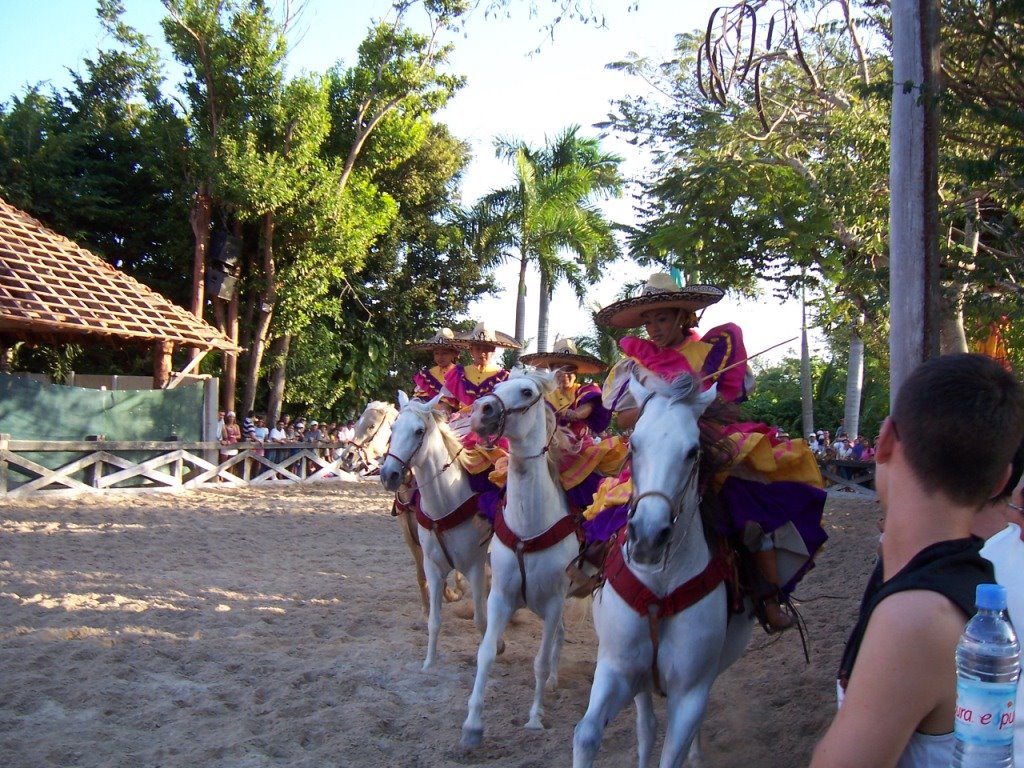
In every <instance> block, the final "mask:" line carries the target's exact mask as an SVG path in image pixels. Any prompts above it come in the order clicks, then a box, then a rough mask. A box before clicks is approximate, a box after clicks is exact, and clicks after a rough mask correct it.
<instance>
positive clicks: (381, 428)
mask: <svg viewBox="0 0 1024 768" xmlns="http://www.w3.org/2000/svg"><path fill="white" fill-rule="evenodd" d="M397 418H398V409H396V408H395V406H393V405H392V404H391V403H385V402H384V401H382V400H373V401H371V402H370V403H367V405H366V408H365V409H363V413H362V414H361V415H360V416H359V421H357V422H356V425H355V428H354V435H353V437H352V440H351V442H350V443H349V444H348V447H347V448H345V449H344V451H343V453H342V454H341V468H342V469H344V470H345V471H346V472H357V473H359V474H363V475H367V474H371V473H372V472H374V471H375V470H376V469H377V465H378V462H379V460H380V457H381V456H383V455H384V454H385V453H386V452H387V450H388V441H389V440H390V439H391V425H392V424H394V423H395V419H397Z"/></svg>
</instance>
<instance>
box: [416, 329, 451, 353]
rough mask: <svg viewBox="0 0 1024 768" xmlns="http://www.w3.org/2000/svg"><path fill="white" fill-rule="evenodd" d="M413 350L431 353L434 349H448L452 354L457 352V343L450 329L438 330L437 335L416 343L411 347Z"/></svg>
mask: <svg viewBox="0 0 1024 768" xmlns="http://www.w3.org/2000/svg"><path fill="white" fill-rule="evenodd" d="M411 346H412V348H413V349H423V350H427V351H429V352H433V351H434V350H435V349H450V350H451V351H452V352H458V351H459V345H458V342H457V341H456V339H455V334H454V333H452V329H451V328H438V329H437V333H435V334H434V335H433V336H431V337H430V338H429V339H425V340H424V341H417V342H416V343H415V344H412V345H411Z"/></svg>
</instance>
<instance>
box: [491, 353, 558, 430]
mask: <svg viewBox="0 0 1024 768" xmlns="http://www.w3.org/2000/svg"><path fill="white" fill-rule="evenodd" d="M554 388H555V374H554V373H553V372H552V371H547V370H540V369H535V368H530V369H526V368H522V367H517V368H515V369H513V371H512V374H511V375H510V376H509V378H508V379H507V380H505V381H503V382H501V383H500V384H498V385H497V386H495V387H494V391H493V392H492V393H491V394H489V395H485V396H484V397H481V398H479V399H478V400H477V401H476V402H475V403H473V415H472V419H471V424H472V426H473V431H474V432H476V433H477V434H478V435H480V436H481V437H483V438H488V437H489V438H497V437H507V438H508V439H509V441H510V442H511V443H513V444H522V443H523V441H525V440H529V438H530V437H531V436H533V435H536V434H540V435H541V436H542V441H541V445H543V444H544V443H545V442H547V440H548V439H549V435H548V434H547V433H548V431H549V430H548V427H547V422H548V419H547V415H548V414H547V410H548V409H547V408H545V406H544V396H545V395H546V394H548V393H549V392H551V391H552V390H554ZM538 425H540V426H538Z"/></svg>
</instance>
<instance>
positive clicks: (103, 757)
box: [0, 481, 878, 768]
mask: <svg viewBox="0 0 1024 768" xmlns="http://www.w3.org/2000/svg"><path fill="white" fill-rule="evenodd" d="M389 508H390V499H389V497H388V495H387V494H386V493H385V492H384V491H383V490H382V489H381V488H380V486H379V484H378V483H376V482H374V481H363V482H352V483H335V484H331V485H323V486H319V487H313V488H297V487H291V488H281V489H258V490H257V489H252V490H246V491H238V490H235V491H222V490H209V491H197V492H189V493H184V494H178V495H172V494H154V495H145V496H129V495H124V494H121V495H110V496H106V497H94V498H89V497H83V498H77V499H70V500H67V499H65V500H45V501H23V502H6V503H0V520H2V523H0V638H2V641H0V766H4V768H115V767H116V768H122V767H123V768H157V766H159V767H161V768H178V767H181V768H185V767H186V766H188V767H189V768H213V767H214V766H217V767H218V768H220V767H222V766H229V767H230V768H263V767H264V766H281V767H284V766H287V767H288V768H334V767H339V768H340V767H344V768H356V767H362V766H367V767H375V766H387V767H388V768H395V767H398V768H442V767H447V766H459V765H471V766H495V767H497V766H502V767H504V766H523V767H531V766H536V767H537V768H541V767H543V768H549V767H553V766H569V765H571V763H572V729H573V727H574V725H575V724H576V721H577V720H578V719H579V718H580V717H581V716H582V714H583V712H584V710H585V709H586V704H587V699H588V697H589V694H590V678H591V674H592V672H593V667H594V658H595V649H596V638H595V636H594V633H593V629H592V626H591V624H590V619H589V609H588V608H587V606H586V605H585V604H583V603H580V602H579V601H577V602H576V604H575V605H574V606H573V607H571V608H570V611H569V614H568V621H567V643H566V646H565V649H564V651H563V654H562V662H561V666H560V673H559V689H558V690H557V691H555V692H554V693H549V694H548V696H547V698H546V709H547V714H546V717H545V722H546V725H547V730H546V731H544V732H543V733H533V732H528V731H526V730H524V729H523V727H522V725H523V723H525V721H526V716H527V711H528V709H529V705H530V699H531V695H532V689H533V668H532V659H533V655H534V654H535V653H536V650H537V645H538V640H539V628H540V626H539V622H538V621H537V620H535V619H534V617H533V616H532V615H531V614H528V613H527V612H525V611H519V612H518V613H517V614H516V616H515V617H514V619H513V622H512V624H511V625H510V626H509V629H508V631H507V632H506V634H505V638H506V641H507V646H508V649H507V651H506V653H505V655H504V656H502V657H499V659H498V661H497V663H496V664H495V667H494V673H493V674H492V676H491V681H490V684H489V686H488V701H487V708H486V713H485V727H486V731H485V734H484V745H483V746H482V747H481V748H480V749H479V750H476V751H474V752H471V753H465V752H463V751H462V750H461V749H460V748H459V745H458V742H459V735H460V728H461V724H462V721H463V719H464V717H465V714H466V700H467V698H468V696H469V690H470V687H471V684H472V679H473V675H474V671H475V666H476V664H475V660H476V648H477V642H478V636H477V634H476V632H475V630H474V629H473V625H472V622H471V621H470V620H469V619H470V614H469V610H470V603H469V601H468V599H466V600H463V601H461V602H459V603H454V604H449V605H446V606H445V611H444V624H443V626H442V630H441V632H442V634H441V641H440V644H439V650H440V654H441V655H440V659H439V664H438V667H437V668H436V669H435V670H433V671H430V672H422V671H421V670H420V665H421V663H422V661H423V654H424V650H425V647H426V631H425V623H424V621H423V618H422V617H421V615H420V603H419V598H418V596H417V592H416V589H415V583H414V577H413V569H412V563H411V559H410V556H409V554H408V553H407V552H406V550H405V547H404V544H403V543H402V540H401V535H400V532H399V529H398V521H397V520H396V519H395V518H392V517H391V516H390V515H389V513H388V510H389ZM877 516H878V512H877V507H876V505H875V504H874V503H872V502H868V501H859V500H856V499H852V498H845V497H838V498H836V497H833V498H832V499H830V501H829V504H828V508H827V511H826V520H825V523H826V527H827V530H828V533H829V536H830V537H831V540H830V541H829V543H828V544H827V545H826V549H825V551H824V552H822V553H821V554H820V556H819V558H818V566H817V568H816V569H815V570H813V571H812V572H811V573H810V574H809V575H808V576H807V578H806V579H805V580H804V581H803V583H802V584H801V585H800V587H799V589H798V591H797V597H798V598H799V600H800V605H801V611H802V614H803V617H804V619H805V620H806V623H807V626H808V629H809V644H810V654H811V663H810V665H807V664H805V662H804V658H803V651H802V649H801V645H800V638H799V636H798V635H797V634H796V633H795V632H787V633H785V634H783V635H781V636H768V635H767V634H765V633H764V632H763V631H761V630H759V629H758V630H755V634H754V637H753V640H752V641H751V645H750V648H749V649H748V651H747V654H746V657H745V658H744V659H743V660H741V661H740V662H739V663H737V664H736V665H735V666H734V667H733V668H732V669H730V670H729V671H728V672H727V673H726V674H724V675H723V676H722V677H721V678H720V679H719V680H718V682H717V683H716V685H715V687H714V689H713V690H712V701H711V705H710V708H709V713H708V717H707V719H706V721H705V729H704V734H705V757H706V759H707V762H708V765H709V766H711V768H757V767H759V766H764V767H765V768H768V767H769V766H800V765H806V764H807V763H808V762H809V760H810V755H811V751H812V749H813V748H814V744H815V742H816V741H817V740H818V738H819V737H820V736H821V734H822V733H823V731H824V729H825V728H826V727H827V725H828V723H829V721H830V719H831V717H832V714H833V711H834V708H835V703H834V702H835V693H834V683H833V676H834V673H835V669H836V665H837V663H838V660H839V655H840V653H841V651H842V646H843V643H844V641H845V639H846V635H847V632H848V631H849V628H850V626H851V624H852V621H853V617H854V612H855V611H856V608H857V603H858V600H859V598H860V594H861V592H862V590H863V587H864V583H865V580H866V578H867V575H868V572H869V571H870V568H871V565H872V562H873V559H874V552H875V545H876V542H877V530H876V527H875V524H876V519H877ZM656 706H657V710H658V713H659V730H660V727H661V726H662V725H663V723H664V701H659V702H658V703H657V705H656ZM658 749H659V750H660V743H659V746H658ZM635 761H636V747H635V736H634V712H633V708H632V706H630V707H629V708H627V709H626V710H624V711H623V712H622V713H621V714H620V715H619V716H618V717H617V718H616V719H615V720H614V721H613V722H612V723H611V725H610V726H609V728H608V731H607V733H606V737H605V741H604V744H603V745H602V749H601V754H600V756H599V759H598V765H600V766H605V767H608V768H610V767H611V766H616V767H618V766H627V765H634V764H635Z"/></svg>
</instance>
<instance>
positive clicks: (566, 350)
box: [519, 339, 608, 373]
mask: <svg viewBox="0 0 1024 768" xmlns="http://www.w3.org/2000/svg"><path fill="white" fill-rule="evenodd" d="M519 362H521V363H526V364H527V365H532V366H535V367H537V368H551V369H552V370H554V369H556V368H564V367H566V366H572V367H573V368H575V369H576V372H577V373H601V372H602V371H606V370H608V366H607V365H606V364H605V363H603V362H602V361H601V360H599V359H598V358H596V357H593V356H592V355H581V354H580V353H579V351H578V350H577V349H576V342H574V341H573V340H572V339H555V343H554V345H553V348H552V350H551V351H550V352H534V353H533V354H530V355H523V356H522V357H520V358H519Z"/></svg>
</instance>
